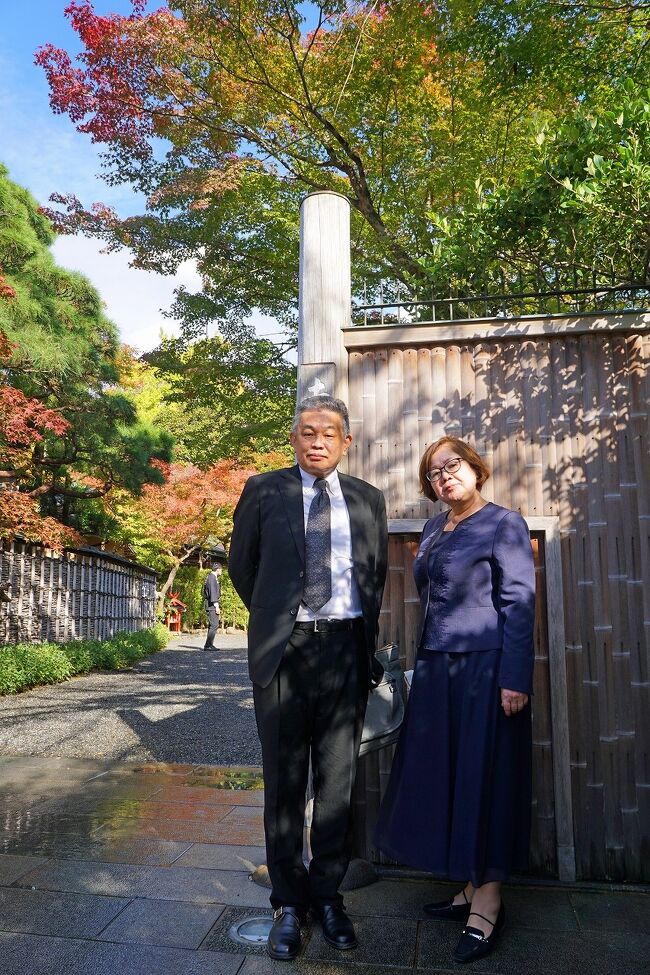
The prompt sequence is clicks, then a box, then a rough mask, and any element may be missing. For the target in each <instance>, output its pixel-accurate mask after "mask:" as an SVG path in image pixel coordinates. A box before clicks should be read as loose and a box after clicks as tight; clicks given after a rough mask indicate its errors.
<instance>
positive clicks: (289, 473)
mask: <svg viewBox="0 0 650 975" xmlns="http://www.w3.org/2000/svg"><path fill="white" fill-rule="evenodd" d="M282 474H283V477H282V478H281V479H280V482H279V484H278V491H279V492H280V495H281V497H282V501H283V503H284V508H285V511H286V515H287V519H288V521H289V527H290V528H291V534H292V535H293V540H294V542H295V543H296V548H297V549H298V555H299V556H300V560H301V562H302V563H303V565H304V564H305V510H304V506H303V500H302V478H301V476H300V469H299V468H298V466H297V465H296V466H295V467H289V468H287V469H286V470H285V471H282Z"/></svg>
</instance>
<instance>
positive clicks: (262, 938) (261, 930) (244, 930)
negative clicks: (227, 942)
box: [228, 917, 273, 946]
mask: <svg viewBox="0 0 650 975" xmlns="http://www.w3.org/2000/svg"><path fill="white" fill-rule="evenodd" d="M272 925H273V918H272V917H247V918H246V920H245V921H237V923H236V924H232V925H231V926H230V929H229V931H228V935H229V936H230V937H231V938H232V940H233V941H236V942H237V944H239V945H250V946H252V945H265V944H266V942H267V941H268V940H269V931H270V930H271V927H272Z"/></svg>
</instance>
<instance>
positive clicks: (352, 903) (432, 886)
mask: <svg viewBox="0 0 650 975" xmlns="http://www.w3.org/2000/svg"><path fill="white" fill-rule="evenodd" d="M457 890H458V884H443V883H441V882H439V881H437V882H434V881H427V880H397V879H395V880H386V879H383V880H379V881H378V882H377V883H376V884H369V885H368V886H367V887H360V888H359V889H358V890H350V891H346V893H345V906H346V909H347V910H348V911H349V912H350V913H351V914H366V915H370V916H375V917H411V918H422V919H424V918H425V917H426V915H425V913H424V911H423V910H422V907H423V905H424V904H428V903H430V902H431V901H439V900H446V899H448V898H450V897H451V896H452V895H453V894H454V893H456V891H457Z"/></svg>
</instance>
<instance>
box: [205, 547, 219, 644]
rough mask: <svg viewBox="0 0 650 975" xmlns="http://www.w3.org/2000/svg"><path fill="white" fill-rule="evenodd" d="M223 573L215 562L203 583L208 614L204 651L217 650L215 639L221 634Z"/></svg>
mask: <svg viewBox="0 0 650 975" xmlns="http://www.w3.org/2000/svg"><path fill="white" fill-rule="evenodd" d="M222 571H223V570H222V568H221V566H220V565H219V563H218V562H215V563H214V565H213V566H212V569H211V571H210V572H209V573H208V575H207V576H206V579H205V582H204V583H203V602H204V604H205V611H206V613H207V614H208V633H207V636H206V638H205V646H204V647H203V649H204V650H216V649H217V647H215V645H214V638H215V636H216V635H217V633H218V632H219V611H220V607H219V600H220V598H221V584H220V582H219V576H220V575H221V573H222Z"/></svg>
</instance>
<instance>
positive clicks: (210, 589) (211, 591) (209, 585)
mask: <svg viewBox="0 0 650 975" xmlns="http://www.w3.org/2000/svg"><path fill="white" fill-rule="evenodd" d="M220 597H221V585H220V583H219V580H218V579H217V577H216V575H215V574H214V573H213V572H211V573H210V574H209V575H208V576H206V578H205V582H204V583H203V600H204V602H205V603H207V605H208V606H210V604H211V603H218V602H219V599H220Z"/></svg>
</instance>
